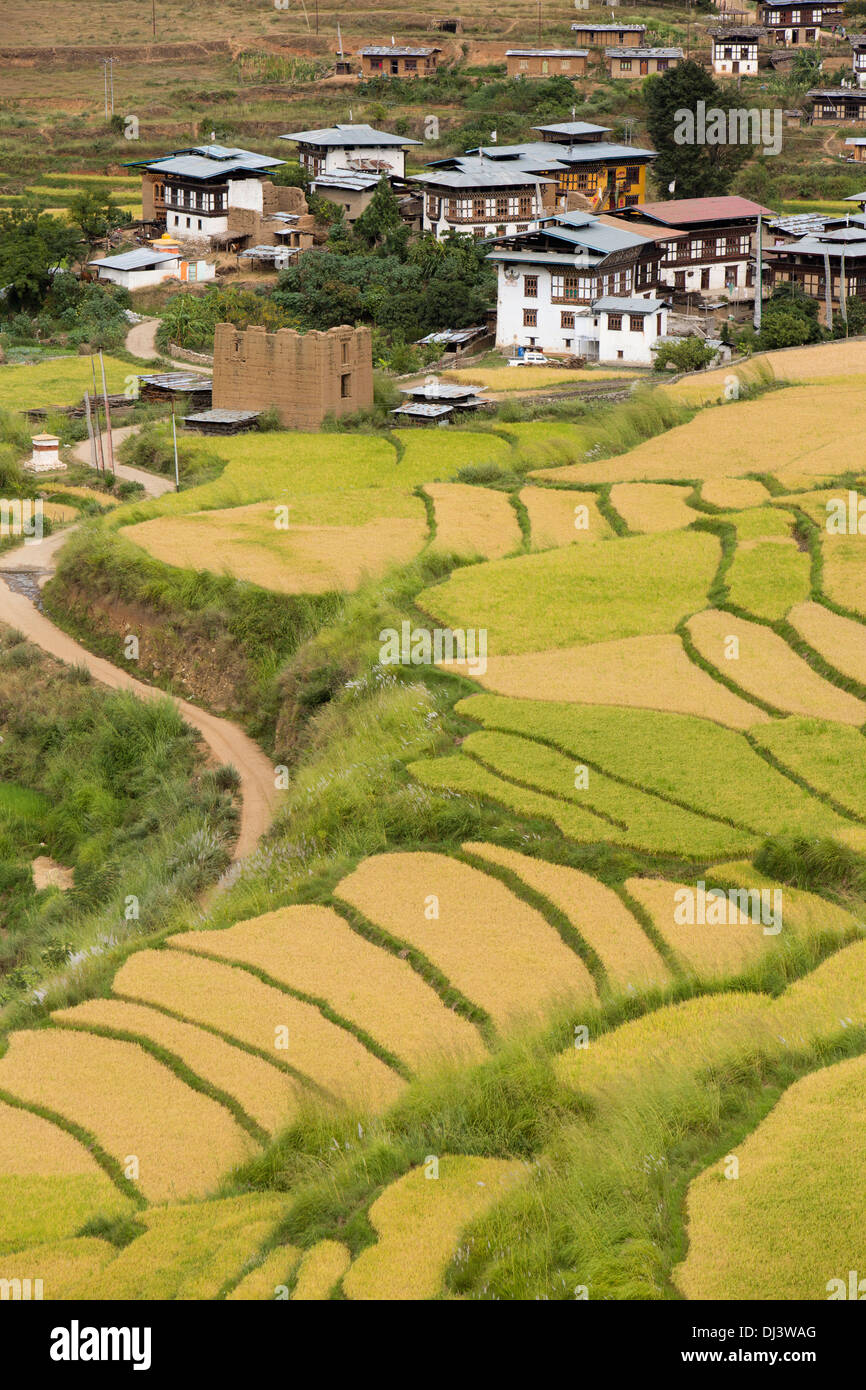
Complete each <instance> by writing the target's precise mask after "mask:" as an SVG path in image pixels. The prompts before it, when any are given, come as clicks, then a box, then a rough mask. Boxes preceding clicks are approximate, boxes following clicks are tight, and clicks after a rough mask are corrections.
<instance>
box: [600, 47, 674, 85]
mask: <svg viewBox="0 0 866 1390" xmlns="http://www.w3.org/2000/svg"><path fill="white" fill-rule="evenodd" d="M682 60H683V50H682V49H681V48H609V49H608V50H607V52H606V53H605V62H606V63H607V70H608V72H609V73H610V75H611V77H631V78H634V77H648V76H650V75H651V74H652V73H657V72H667V70H668V68H675V67H676V66H677V65H678V64H679V63H681V62H682Z"/></svg>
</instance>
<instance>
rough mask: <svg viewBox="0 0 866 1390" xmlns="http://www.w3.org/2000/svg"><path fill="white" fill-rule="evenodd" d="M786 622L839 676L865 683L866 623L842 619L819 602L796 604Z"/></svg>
mask: <svg viewBox="0 0 866 1390" xmlns="http://www.w3.org/2000/svg"><path fill="white" fill-rule="evenodd" d="M788 621H789V622H790V623H791V624H792V626H793V627H795V628H796V629H797V631H798V632H799V634H800V636H801V637H805V639H806V641H807V642H808V643H809V646H810V647H814V648H815V651H816V652H820V654H821V656H823V658H824V660H825V661H828V662H829V663H830V665H831V666H835V668H836V670H837V671H841V672H842V674H843V676H851V677H852V679H853V680H855V681H860V683H861V684H862V685H866V625H864V624H863V623H858V622H855V621H854V620H853V619H852V618H843V617H842V616H841V614H839V613H834V612H833V610H832V609H831V608H825V607H824V605H823V604H821V603H799V604H797V606H796V607H795V608H792V609H791V611H790V613H789V614H788Z"/></svg>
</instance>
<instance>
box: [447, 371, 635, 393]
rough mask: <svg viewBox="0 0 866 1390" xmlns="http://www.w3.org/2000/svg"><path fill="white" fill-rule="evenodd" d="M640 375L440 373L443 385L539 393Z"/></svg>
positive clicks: (609, 373) (607, 372)
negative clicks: (466, 384) (456, 383)
mask: <svg viewBox="0 0 866 1390" xmlns="http://www.w3.org/2000/svg"><path fill="white" fill-rule="evenodd" d="M638 375H640V372H638V371H631V372H625V371H617V370H616V369H615V368H608V367H576V368H571V367H507V366H505V365H504V364H503V365H502V366H501V367H478V368H477V369H476V368H474V367H466V368H462V367H461V368H458V369H457V370H455V371H449V372H443V373H442V376H443V378H444V379H445V380H446V381H461V382H466V383H469V384H471V385H478V386H480V387H481V389H482V390H483V391H492V392H494V393H496V392H500V391H542V390H545V391H546V390H549V389H551V388H555V387H557V386H569V385H573V384H574V382H576V381H605V380H609V379H610V378H611V377H624V378H625V379H626V381H628V380H630V379H632V378H633V377H635V376H638Z"/></svg>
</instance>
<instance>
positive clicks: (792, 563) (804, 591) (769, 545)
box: [727, 540, 811, 622]
mask: <svg viewBox="0 0 866 1390" xmlns="http://www.w3.org/2000/svg"><path fill="white" fill-rule="evenodd" d="M810 570H811V560H810V557H809V556H808V555H805V554H804V553H803V552H802V551H800V550H798V549H797V547H796V545H795V544H794V542H793V541H787V540H786V541H783V542H782V543H781V544H774V543H773V541H771V540H768V541H765V542H755V543H753V545H752V548H751V549H746V548H745V547H744V546H738V548H737V551H736V554H735V555H734V563H733V565H732V566H731V568H730V570H729V571H728V575H727V582H728V603H731V604H733V605H734V607H736V608H743V609H745V611H746V612H747V613H754V615H755V617H756V618H764V619H765V620H767V621H769V622H772V621H774V620H776V619H778V618H784V617H785V615H786V614H787V613H788V611H789V610H790V609H791V608H793V607H794V605H795V604H800V603H804V602H805V601H806V599H807V598H808V597H809V593H810V590H811V580H810Z"/></svg>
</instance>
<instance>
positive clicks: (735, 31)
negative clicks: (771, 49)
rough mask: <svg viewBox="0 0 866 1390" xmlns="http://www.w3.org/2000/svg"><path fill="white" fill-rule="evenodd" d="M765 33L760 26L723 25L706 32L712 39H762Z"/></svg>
mask: <svg viewBox="0 0 866 1390" xmlns="http://www.w3.org/2000/svg"><path fill="white" fill-rule="evenodd" d="M766 32H767V31H766V30H765V29H762V27H761V25H760V24H723V25H721V26H720V27H719V28H718V29H708V30H707V33H708V34H709V35H710V37H711V38H714V39H762V38H763V37H764V35H765V34H766Z"/></svg>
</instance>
